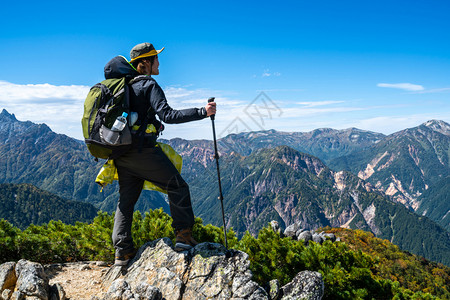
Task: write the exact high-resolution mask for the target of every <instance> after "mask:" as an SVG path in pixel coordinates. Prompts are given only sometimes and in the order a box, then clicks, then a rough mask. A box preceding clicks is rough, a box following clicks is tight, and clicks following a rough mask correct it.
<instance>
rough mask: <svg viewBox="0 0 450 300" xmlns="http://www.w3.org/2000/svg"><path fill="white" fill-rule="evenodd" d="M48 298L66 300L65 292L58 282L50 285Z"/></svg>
mask: <svg viewBox="0 0 450 300" xmlns="http://www.w3.org/2000/svg"><path fill="white" fill-rule="evenodd" d="M50 300H66V292H65V291H64V289H63V287H62V285H61V284H60V283H55V284H54V285H52V286H51V287H50Z"/></svg>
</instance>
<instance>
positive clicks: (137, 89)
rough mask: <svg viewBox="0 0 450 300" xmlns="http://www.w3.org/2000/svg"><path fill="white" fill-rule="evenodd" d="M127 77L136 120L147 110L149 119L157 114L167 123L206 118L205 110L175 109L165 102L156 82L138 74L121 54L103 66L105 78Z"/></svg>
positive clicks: (131, 109) (141, 118)
mask: <svg viewBox="0 0 450 300" xmlns="http://www.w3.org/2000/svg"><path fill="white" fill-rule="evenodd" d="M124 76H126V77H129V78H130V80H132V79H134V80H135V82H134V83H133V81H131V88H130V111H135V112H137V113H138V116H139V117H138V120H139V121H142V120H144V118H145V116H146V114H147V112H149V114H150V115H149V119H152V117H153V118H154V115H158V117H159V119H160V120H161V121H163V122H165V123H168V124H174V123H184V122H190V121H195V120H201V119H204V118H206V110H205V108H204V107H202V108H188V109H182V110H175V109H173V108H171V107H170V106H169V104H168V103H167V99H166V96H165V95H164V92H163V90H162V89H161V87H160V86H159V85H158V83H157V82H156V81H155V79H153V78H152V77H151V76H146V75H139V73H138V72H137V71H136V70H135V69H134V68H133V67H132V66H131V65H130V64H129V63H128V61H127V60H126V59H125V58H124V57H123V56H116V57H114V58H113V59H111V60H110V61H109V62H108V63H107V64H106V66H105V79H110V78H122V77H124ZM150 108H151V110H149V109H150ZM139 121H138V122H139Z"/></svg>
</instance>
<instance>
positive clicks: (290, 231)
mask: <svg viewBox="0 0 450 300" xmlns="http://www.w3.org/2000/svg"><path fill="white" fill-rule="evenodd" d="M299 229H300V223H294V224H292V225H289V226H288V227H286V229H285V230H284V235H285V236H290V237H295V236H296V235H295V234H296V233H297V231H298V230H299Z"/></svg>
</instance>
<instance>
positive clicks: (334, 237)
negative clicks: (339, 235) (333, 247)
mask: <svg viewBox="0 0 450 300" xmlns="http://www.w3.org/2000/svg"><path fill="white" fill-rule="evenodd" d="M322 236H323V237H325V239H330V241H332V242H333V243H334V242H335V241H336V236H335V235H334V233H324V234H323V235H322Z"/></svg>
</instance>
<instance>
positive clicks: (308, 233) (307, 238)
mask: <svg viewBox="0 0 450 300" xmlns="http://www.w3.org/2000/svg"><path fill="white" fill-rule="evenodd" d="M312 237H313V236H312V234H311V231H303V232H302V233H300V235H299V236H298V240H299V241H301V240H303V243H304V244H305V245H308V243H309V241H311V240H312Z"/></svg>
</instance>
